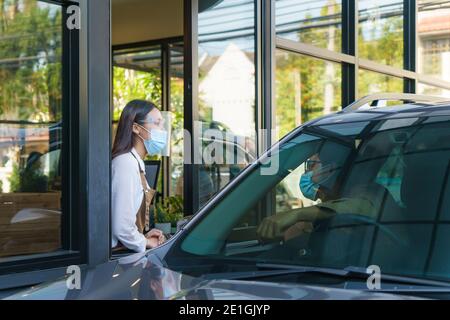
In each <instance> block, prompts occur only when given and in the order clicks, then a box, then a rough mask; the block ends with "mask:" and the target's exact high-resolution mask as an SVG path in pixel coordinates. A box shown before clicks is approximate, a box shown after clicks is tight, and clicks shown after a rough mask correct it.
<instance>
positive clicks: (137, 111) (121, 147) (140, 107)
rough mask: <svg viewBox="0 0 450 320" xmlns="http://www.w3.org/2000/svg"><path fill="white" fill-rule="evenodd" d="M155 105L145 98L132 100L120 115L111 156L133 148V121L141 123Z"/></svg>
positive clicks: (113, 156)
mask: <svg viewBox="0 0 450 320" xmlns="http://www.w3.org/2000/svg"><path fill="white" fill-rule="evenodd" d="M155 108H156V106H155V105H154V104H153V103H151V102H150V101H146V100H132V101H130V102H128V103H127V105H126V106H125V108H124V109H123V111H122V114H121V115H120V119H119V124H118V126H117V132H116V138H115V140H114V145H113V148H112V158H113V159H114V158H115V157H117V156H120V155H121V154H124V153H127V152H130V151H131V149H132V148H133V123H135V122H137V123H139V124H143V123H144V122H145V118H146V117H147V115H148V113H149V112H150V111H152V110H153V109H155Z"/></svg>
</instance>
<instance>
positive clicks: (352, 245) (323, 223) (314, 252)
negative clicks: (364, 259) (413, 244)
mask: <svg viewBox="0 0 450 320" xmlns="http://www.w3.org/2000/svg"><path fill="white" fill-rule="evenodd" d="M369 228H370V229H369ZM374 230H377V232H380V233H381V234H383V235H385V236H386V237H387V238H388V239H390V240H391V241H392V242H393V243H395V244H399V245H400V246H401V247H402V248H408V244H407V243H406V241H404V240H403V239H401V238H399V237H398V236H397V235H396V234H395V233H394V232H392V230H390V228H388V227H386V226H384V225H382V224H380V223H378V222H377V221H376V220H374V219H372V218H370V217H367V216H362V215H357V214H348V213H339V214H336V215H333V216H332V217H329V218H327V219H321V220H318V221H316V222H315V223H314V230H313V232H312V233H311V234H310V237H309V240H308V245H307V248H303V250H304V251H303V253H304V256H303V257H301V255H300V256H299V257H297V258H301V259H303V258H308V259H320V260H322V259H324V258H325V257H326V258H325V259H326V260H327V262H335V263H336V262H339V261H353V260H354V259H356V261H358V259H360V258H361V254H362V251H363V250H365V247H366V246H364V245H362V243H363V242H364V241H368V240H369V241H372V235H373V232H374ZM368 235H369V236H368ZM293 244H294V246H295V241H293V242H291V243H290V244H289V245H290V246H291V248H292V245H293ZM296 249H298V250H300V251H301V250H302V248H300V247H299V248H296ZM369 249H370V248H369ZM366 250H367V249H366ZM368 253H369V251H368V252H367V254H368Z"/></svg>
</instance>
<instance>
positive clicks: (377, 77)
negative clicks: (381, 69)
mask: <svg viewBox="0 0 450 320" xmlns="http://www.w3.org/2000/svg"><path fill="white" fill-rule="evenodd" d="M379 92H393V93H401V92H403V79H401V78H397V77H393V76H390V75H387V74H382V73H377V72H373V71H368V70H364V69H359V73H358V97H360V98H361V97H364V96H366V95H369V94H373V93H379Z"/></svg>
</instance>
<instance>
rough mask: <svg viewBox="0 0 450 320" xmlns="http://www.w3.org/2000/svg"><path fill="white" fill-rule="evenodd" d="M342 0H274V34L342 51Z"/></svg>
mask: <svg viewBox="0 0 450 320" xmlns="http://www.w3.org/2000/svg"><path fill="white" fill-rule="evenodd" d="M341 12H342V1H341V0H317V1H303V0H276V1H275V27H276V33H277V36H279V37H282V38H286V39H289V40H293V41H299V42H303V43H307V44H312V45H315V46H317V47H321V48H326V49H328V50H331V51H341V20H342V16H341Z"/></svg>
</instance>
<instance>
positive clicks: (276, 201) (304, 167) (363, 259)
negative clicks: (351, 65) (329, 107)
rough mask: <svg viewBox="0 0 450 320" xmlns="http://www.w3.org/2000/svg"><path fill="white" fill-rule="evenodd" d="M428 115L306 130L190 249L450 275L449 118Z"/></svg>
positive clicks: (253, 171)
mask: <svg viewBox="0 0 450 320" xmlns="http://www.w3.org/2000/svg"><path fill="white" fill-rule="evenodd" d="M426 120H427V119H426V118H417V119H415V120H414V121H412V122H409V125H405V122H404V121H402V120H401V119H399V123H398V125H395V123H394V124H393V123H390V124H389V125H386V123H385V122H386V121H383V120H379V121H371V122H367V123H365V124H364V125H361V124H359V128H360V129H358V130H347V129H346V128H342V130H340V129H339V125H336V124H334V125H333V128H332V129H330V128H327V126H319V127H311V128H307V129H305V130H304V131H302V132H300V133H299V134H297V135H295V136H293V137H292V138H290V139H288V140H286V141H284V142H283V143H282V144H281V145H280V147H279V148H278V149H276V150H273V152H272V153H271V157H270V158H269V159H266V160H264V161H262V163H261V164H259V165H257V166H254V167H253V168H249V169H248V172H246V175H245V176H244V178H242V179H241V181H239V184H237V185H235V186H234V187H233V188H232V189H231V190H230V191H229V192H228V193H227V194H226V196H225V197H224V198H223V199H222V200H220V202H218V203H217V204H215V205H214V208H213V209H212V210H211V211H210V212H208V214H207V215H205V217H203V218H202V219H201V220H200V222H199V223H198V224H197V225H196V226H195V227H194V228H193V229H190V231H189V233H188V234H187V235H186V238H185V239H184V240H183V242H182V243H181V249H182V250H183V251H184V252H185V253H190V254H195V255H201V256H212V257H215V258H218V257H223V258H230V257H232V258H236V259H243V260H246V261H248V260H249V259H250V260H255V261H265V262H268V261H269V262H270V261H272V262H276V263H289V264H298V265H313V266H323V267H334V268H344V267H346V266H359V267H363V268H366V267H368V266H370V265H373V264H375V265H378V266H380V268H381V270H382V271H383V272H386V273H392V274H400V275H409V276H418V277H428V278H439V279H441V278H445V279H449V280H450V269H449V268H447V269H445V267H448V266H449V265H450V263H448V262H446V261H449V260H450V253H448V250H446V249H445V248H446V245H447V244H448V241H447V240H448V239H447V238H448V237H449V236H448V235H447V234H448V233H446V232H447V231H450V229H449V227H448V223H449V222H450V213H449V212H448V210H449V208H450V204H449V203H450V191H449V190H450V186H449V185H448V182H449V181H450V180H449V171H450V122H448V121H445V122H429V121H426ZM346 126H347V127H348V124H346ZM355 127H358V126H355ZM274 163H276V164H277V166H275V167H277V170H274V171H273V172H272V174H265V170H267V169H268V168H270V167H271V166H273V164H274ZM412 252H413V253H414V254H411V253H412ZM443 265H444V266H445V267H443Z"/></svg>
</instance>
